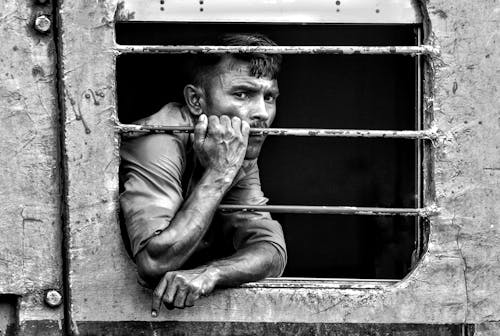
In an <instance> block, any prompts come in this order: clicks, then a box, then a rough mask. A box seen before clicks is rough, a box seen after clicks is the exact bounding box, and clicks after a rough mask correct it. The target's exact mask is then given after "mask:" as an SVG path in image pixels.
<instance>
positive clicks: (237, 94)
mask: <svg viewBox="0 0 500 336" xmlns="http://www.w3.org/2000/svg"><path fill="white" fill-rule="evenodd" d="M234 96H235V97H236V98H239V99H245V98H247V97H248V95H247V93H246V92H235V93H234Z"/></svg>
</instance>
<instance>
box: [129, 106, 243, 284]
mask: <svg viewBox="0 0 500 336" xmlns="http://www.w3.org/2000/svg"><path fill="white" fill-rule="evenodd" d="M249 129H250V126H249V125H248V123H247V122H245V121H243V122H242V121H241V120H240V119H239V118H233V119H229V117H227V116H221V117H220V120H219V118H217V117H215V116H211V117H210V118H209V119H207V118H206V116H205V115H202V116H201V117H200V119H199V121H198V123H197V125H196V127H195V141H194V150H195V151H196V154H197V157H198V159H199V160H200V162H201V164H202V165H203V166H204V167H205V172H204V175H203V176H202V178H201V180H200V182H199V183H198V184H197V185H196V186H195V187H194V188H193V190H192V192H191V194H190V196H189V197H188V198H187V199H186V200H185V202H184V203H183V204H182V206H181V207H180V209H179V210H178V211H177V213H176V214H175V216H174V218H173V219H172V221H171V222H170V225H169V226H168V227H167V228H166V229H165V230H163V231H162V232H161V233H160V234H159V235H157V236H155V237H153V238H151V239H150V240H149V242H148V243H147V245H146V247H145V248H144V249H142V250H141V251H140V252H139V253H138V254H137V256H136V263H137V265H138V270H139V275H140V276H141V278H143V279H144V280H145V281H146V282H148V283H149V284H155V283H157V282H158V280H159V279H160V278H161V277H162V276H163V275H164V274H165V273H166V272H169V271H172V270H177V269H179V268H180V267H181V266H182V264H183V263H184V262H185V261H186V259H187V258H189V256H190V255H191V254H192V253H193V252H194V250H195V249H196V246H197V245H198V243H199V242H200V240H201V239H202V237H203V235H204V234H205V232H206V231H207V229H208V227H209V225H210V222H211V220H212V217H213V214H214V212H215V209H216V208H217V207H218V205H219V204H220V202H221V200H222V198H223V196H224V194H225V193H226V192H227V190H228V189H229V187H230V186H231V183H232V182H233V179H234V178H235V176H236V174H237V172H238V171H239V169H240V167H241V164H242V163H243V159H244V157H245V152H246V146H247V143H248V134H249Z"/></svg>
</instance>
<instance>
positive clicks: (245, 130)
mask: <svg viewBox="0 0 500 336" xmlns="http://www.w3.org/2000/svg"><path fill="white" fill-rule="evenodd" d="M249 134H250V124H249V123H248V122H247V121H245V120H243V121H242V122H241V135H243V138H245V139H246V138H248V135H249Z"/></svg>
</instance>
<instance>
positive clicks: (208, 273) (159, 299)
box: [151, 268, 216, 317]
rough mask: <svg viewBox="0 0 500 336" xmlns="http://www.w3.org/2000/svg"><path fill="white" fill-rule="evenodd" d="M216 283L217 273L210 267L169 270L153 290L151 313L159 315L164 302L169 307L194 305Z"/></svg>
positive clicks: (210, 290)
mask: <svg viewBox="0 0 500 336" xmlns="http://www.w3.org/2000/svg"><path fill="white" fill-rule="evenodd" d="M215 283H216V274H215V271H213V270H211V269H210V268H203V269H191V270H183V271H171V272H167V273H165V275H164V276H163V278H162V279H161V280H160V282H159V283H158V285H157V286H156V289H155V290H154V292H153V305H152V310H151V315H152V316H153V317H156V316H158V313H159V311H160V307H161V304H162V303H165V305H166V306H167V307H169V308H173V307H176V308H184V307H192V306H193V305H194V302H195V301H196V300H198V299H199V298H200V296H204V295H208V294H209V293H211V292H212V290H213V289H214V287H215Z"/></svg>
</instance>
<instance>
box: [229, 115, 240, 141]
mask: <svg viewBox="0 0 500 336" xmlns="http://www.w3.org/2000/svg"><path fill="white" fill-rule="evenodd" d="M231 123H232V126H233V130H234V134H235V135H236V136H237V137H241V136H242V134H241V119H240V118H238V117H233V118H232V119H231Z"/></svg>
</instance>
